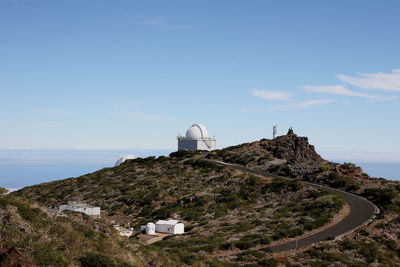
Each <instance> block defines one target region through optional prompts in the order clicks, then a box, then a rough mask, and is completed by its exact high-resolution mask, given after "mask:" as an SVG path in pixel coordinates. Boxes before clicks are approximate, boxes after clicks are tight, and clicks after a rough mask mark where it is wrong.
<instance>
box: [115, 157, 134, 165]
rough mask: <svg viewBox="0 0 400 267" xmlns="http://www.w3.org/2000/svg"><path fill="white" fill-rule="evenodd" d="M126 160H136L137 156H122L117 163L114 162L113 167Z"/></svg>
mask: <svg viewBox="0 0 400 267" xmlns="http://www.w3.org/2000/svg"><path fill="white" fill-rule="evenodd" d="M128 159H137V156H135V155H124V156H122V157H120V158H119V159H118V160H117V162H115V164H114V166H119V165H121V164H122V163H124V162H125V161H126V160H128Z"/></svg>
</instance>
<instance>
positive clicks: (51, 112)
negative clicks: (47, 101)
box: [34, 110, 78, 116]
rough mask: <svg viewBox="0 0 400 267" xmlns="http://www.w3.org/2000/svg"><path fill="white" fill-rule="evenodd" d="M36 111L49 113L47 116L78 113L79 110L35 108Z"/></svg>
mask: <svg viewBox="0 0 400 267" xmlns="http://www.w3.org/2000/svg"><path fill="white" fill-rule="evenodd" d="M34 112H35V113H37V114H40V115H47V116H57V115H76V114H78V112H73V111H66V110H35V111H34Z"/></svg>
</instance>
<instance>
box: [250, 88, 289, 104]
mask: <svg viewBox="0 0 400 267" xmlns="http://www.w3.org/2000/svg"><path fill="white" fill-rule="evenodd" d="M251 94H252V95H254V96H256V97H259V98H263V99H267V100H283V101H291V99H290V96H291V94H290V93H288V92H285V91H275V90H267V89H253V90H251Z"/></svg>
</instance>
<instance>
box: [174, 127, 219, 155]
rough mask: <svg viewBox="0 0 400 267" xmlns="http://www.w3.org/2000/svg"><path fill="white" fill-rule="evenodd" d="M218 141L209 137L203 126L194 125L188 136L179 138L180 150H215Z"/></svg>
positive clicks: (188, 131) (190, 128) (187, 132)
mask: <svg viewBox="0 0 400 267" xmlns="http://www.w3.org/2000/svg"><path fill="white" fill-rule="evenodd" d="M215 149H216V140H215V139H214V138H210V137H209V136H208V131H207V128H206V127H205V126H204V125H202V124H193V125H192V126H190V127H189V129H188V130H187V131H186V136H178V150H188V151H196V150H208V151H211V150H215Z"/></svg>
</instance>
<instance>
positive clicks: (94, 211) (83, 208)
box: [58, 202, 100, 216]
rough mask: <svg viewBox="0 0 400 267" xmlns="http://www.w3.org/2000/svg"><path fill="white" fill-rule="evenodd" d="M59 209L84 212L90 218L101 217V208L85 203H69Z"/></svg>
mask: <svg viewBox="0 0 400 267" xmlns="http://www.w3.org/2000/svg"><path fill="white" fill-rule="evenodd" d="M58 209H59V210H71V211H76V212H82V213H85V214H86V215H89V216H100V207H95V206H91V205H88V204H85V203H79V202H68V205H60V206H59V207H58Z"/></svg>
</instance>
